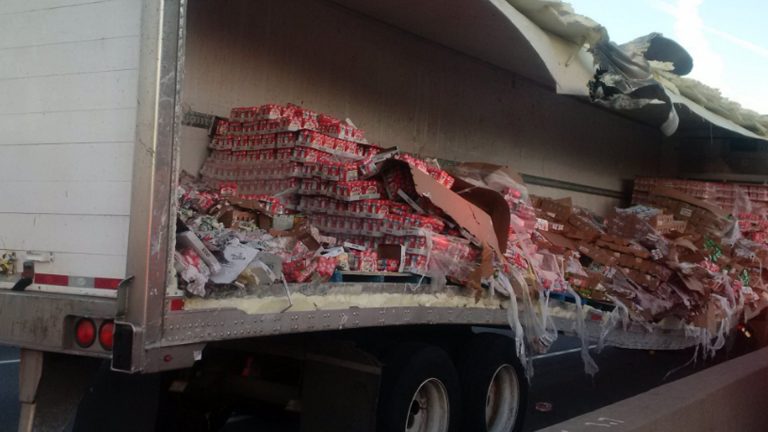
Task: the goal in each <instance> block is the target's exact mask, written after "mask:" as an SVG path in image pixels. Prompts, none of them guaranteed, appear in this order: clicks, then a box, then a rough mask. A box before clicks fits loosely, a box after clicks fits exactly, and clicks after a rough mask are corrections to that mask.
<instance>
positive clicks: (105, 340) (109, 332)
mask: <svg viewBox="0 0 768 432" xmlns="http://www.w3.org/2000/svg"><path fill="white" fill-rule="evenodd" d="M114 335H115V323H114V322H112V321H104V323H103V324H101V327H99V343H100V344H101V347H102V348H104V349H105V350H107V351H112V341H113V340H114Z"/></svg>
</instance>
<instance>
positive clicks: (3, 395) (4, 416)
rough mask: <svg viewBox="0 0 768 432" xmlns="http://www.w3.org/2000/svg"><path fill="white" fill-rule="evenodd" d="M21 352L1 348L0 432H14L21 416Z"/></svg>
mask: <svg viewBox="0 0 768 432" xmlns="http://www.w3.org/2000/svg"><path fill="white" fill-rule="evenodd" d="M18 359H19V350H17V349H15V348H8V347H4V346H0V431H14V430H16V428H17V419H18V416H19V405H18V397H19V393H18V392H19V361H18Z"/></svg>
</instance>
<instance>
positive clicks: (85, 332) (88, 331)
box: [75, 318, 96, 348]
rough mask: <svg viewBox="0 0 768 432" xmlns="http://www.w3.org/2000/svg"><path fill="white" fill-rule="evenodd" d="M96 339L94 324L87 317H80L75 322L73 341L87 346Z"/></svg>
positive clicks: (84, 346)
mask: <svg viewBox="0 0 768 432" xmlns="http://www.w3.org/2000/svg"><path fill="white" fill-rule="evenodd" d="M95 341H96V324H94V323H93V321H92V320H89V319H88V318H81V319H80V320H78V321H77V323H76V324H75V342H77V344H78V345H80V346H81V347H83V348H88V347H90V346H91V345H93V343H94V342H95Z"/></svg>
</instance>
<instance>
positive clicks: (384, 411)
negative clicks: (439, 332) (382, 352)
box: [377, 343, 460, 432]
mask: <svg viewBox="0 0 768 432" xmlns="http://www.w3.org/2000/svg"><path fill="white" fill-rule="evenodd" d="M459 392H460V385H459V378H458V374H457V373H456V369H455V368H454V366H453V362H452V361H451V358H450V357H449V356H448V354H446V353H445V351H443V350H442V349H440V348H437V347H434V346H430V345H426V344H421V343H407V344H402V345H400V346H398V347H396V348H395V349H394V350H393V351H392V352H391V353H390V354H389V355H387V356H386V357H385V358H384V369H383V372H382V382H381V391H380V393H379V396H380V397H379V410H378V425H379V427H378V429H377V430H379V431H382V432H411V431H414V432H416V431H418V432H452V431H457V430H458V428H459V421H460V419H459V413H460V399H459Z"/></svg>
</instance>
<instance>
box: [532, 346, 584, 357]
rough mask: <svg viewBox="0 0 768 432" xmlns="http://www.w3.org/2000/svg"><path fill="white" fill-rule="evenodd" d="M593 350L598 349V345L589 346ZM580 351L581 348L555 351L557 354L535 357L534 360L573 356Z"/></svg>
mask: <svg viewBox="0 0 768 432" xmlns="http://www.w3.org/2000/svg"><path fill="white" fill-rule="evenodd" d="M593 348H597V345H590V346H589V349H593ZM579 351H581V348H580V347H579V348H573V349H569V350H564V351H555V352H551V353H546V354H540V355H536V356H533V359H534V360H541V359H545V358H550V357H558V356H561V355H566V354H572V353H575V352H579Z"/></svg>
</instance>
